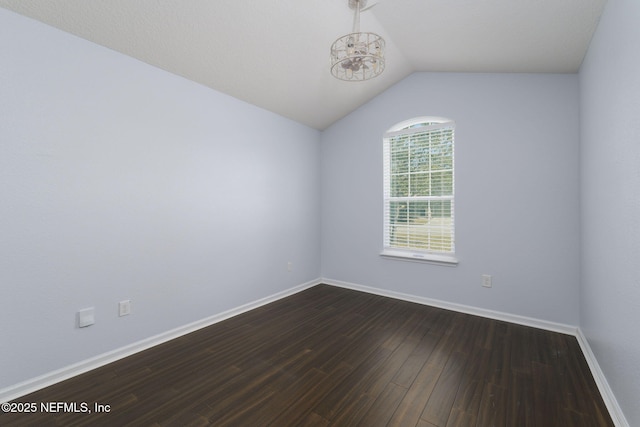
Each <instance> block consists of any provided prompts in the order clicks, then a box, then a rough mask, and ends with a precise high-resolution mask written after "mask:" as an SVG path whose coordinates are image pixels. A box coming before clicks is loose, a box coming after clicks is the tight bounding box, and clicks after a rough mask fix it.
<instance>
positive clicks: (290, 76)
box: [0, 0, 606, 130]
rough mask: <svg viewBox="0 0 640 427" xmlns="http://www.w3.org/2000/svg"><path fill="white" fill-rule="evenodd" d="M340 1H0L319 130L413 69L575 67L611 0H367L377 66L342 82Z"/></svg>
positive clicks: (365, 24)
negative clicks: (337, 65)
mask: <svg viewBox="0 0 640 427" xmlns="http://www.w3.org/2000/svg"><path fill="white" fill-rule="evenodd" d="M347 3H348V1H347V0H304V1H300V0H189V1H184V0H102V1H99V0H0V7H4V8H6V9H10V10H13V11H15V12H18V13H20V14H23V15H26V16H29V17H32V18H34V19H37V20H39V21H42V22H44V23H46V24H49V25H52V26H54V27H57V28H59V29H61V30H64V31H67V32H69V33H72V34H75V35H77V36H79V37H82V38H84V39H87V40H90V41H92V42H95V43H97V44H100V45H103V46H106V47H108V48H111V49H113V50H116V51H118V52H121V53H124V54H126V55H129V56H132V57H134V58H137V59H139V60H141V61H144V62H146V63H148V64H151V65H153V66H156V67H158V68H161V69H164V70H166V71H169V72H171V73H174V74H177V75H180V76H183V77H185V78H187V79H190V80H193V81H195V82H198V83H201V84H203V85H205V86H209V87H211V88H213V89H215V90H218V91H221V92H225V93H227V94H229V95H232V96H234V97H236V98H239V99H242V100H245V101H247V102H249V103H252V104H254V105H257V106H259V107H262V108H265V109H267V110H270V111H273V112H275V113H278V114H281V115H283V116H285V117H289V118H291V119H293V120H296V121H298V122H300V123H303V124H306V125H308V126H311V127H313V128H316V129H320V130H322V129H325V128H326V127H328V126H329V125H331V124H332V123H333V122H335V121H336V120H338V119H340V118H342V117H344V116H345V115H347V114H348V113H350V112H351V111H353V110H355V109H356V108H358V107H359V106H360V105H362V104H364V103H366V102H367V101H369V100H370V99H372V98H373V97H375V96H376V95H378V94H379V93H380V92H382V91H384V90H385V89H386V88H388V87H389V86H391V85H393V84H395V83H396V82H398V81H399V80H401V79H403V78H404V77H406V76H407V75H409V74H411V73H413V72H415V71H446V72H518V73H520V72H523V73H524V72H526V73H575V72H577V71H578V70H579V68H580V65H581V63H582V59H583V58H584V55H585V53H586V50H587V48H588V45H589V42H590V40H591V36H592V34H593V31H594V30H595V27H596V25H597V22H598V19H599V17H600V15H601V13H602V9H603V7H604V4H605V3H606V0H369V3H368V6H372V5H374V7H372V8H370V9H369V10H367V11H365V12H363V13H362V16H361V29H362V31H370V32H375V33H378V34H380V35H382V36H383V37H384V38H385V39H386V41H387V54H386V58H387V66H386V69H385V71H384V73H383V74H382V75H381V76H379V77H377V78H375V79H373V80H370V81H366V82H343V81H340V80H336V79H335V78H333V77H332V76H331V74H330V72H329V67H328V63H329V59H328V56H329V47H330V45H331V43H332V42H333V41H334V40H335V39H336V38H337V37H339V36H341V35H344V34H346V33H349V32H351V27H352V23H353V12H352V10H351V9H349V8H348V6H347Z"/></svg>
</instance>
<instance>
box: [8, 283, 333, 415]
mask: <svg viewBox="0 0 640 427" xmlns="http://www.w3.org/2000/svg"><path fill="white" fill-rule="evenodd" d="M320 283H321V281H320V280H319V279H316V280H312V281H310V282H307V283H303V284H301V285H298V286H295V287H293V288H290V289H287V290H284V291H282V292H278V293H276V294H273V295H269V296H267V297H265V298H261V299H259V300H256V301H253V302H250V303H247V304H244V305H241V306H240V307H236V308H233V309H231V310H227V311H224V312H222V313H218V314H215V315H213V316H210V317H207V318H205V319H201V320H198V321H196V322H193V323H189V324H187V325H184V326H180V327H178V328H175V329H172V330H170V331H166V332H163V333H161V334H158V335H155V336H152V337H150V338H146V339H144V340H142V341H138V342H135V343H133V344H130V345H127V346H125V347H121V348H118V349H116V350H113V351H109V352H107V353H103V354H100V355H98V356H95V357H92V358H90V359H86V360H83V361H81V362H78V363H74V364H73V365H69V366H65V367H64V368H61V369H57V370H55V371H52V372H48V373H46V374H44V375H40V376H38V377H35V378H32V379H29V380H27V381H24V382H21V383H18V384H14V385H12V386H9V387H6V388H4V389H0V402H2V403H4V402H9V401H11V400H14V399H17V398H19V397H21V396H24V395H26V394H29V393H33V392H34V391H37V390H40V389H43V388H45V387H48V386H50V385H53V384H55V383H58V382H60V381H64V380H66V379H69V378H72V377H75V376H76V375H80V374H82V373H85V372H88V371H90V370H92V369H96V368H99V367H101V366H104V365H106V364H109V363H111V362H115V361H116V360H120V359H123V358H125V357H127V356H131V355H132V354H135V353H138V352H140V351H143V350H146V349H148V348H151V347H154V346H156V345H158V344H162V343H164V342H167V341H170V340H172V339H175V338H178V337H180V336H182V335H186V334H188V333H191V332H194V331H197V330H198V329H202V328H205V327H207V326H210V325H213V324H215V323H218V322H221V321H223V320H225V319H228V318H230V317H233V316H237V315H238V314H242V313H244V312H247V311H249V310H253V309H254V308H258V307H261V306H263V305H265V304H269V303H271V302H274V301H277V300H279V299H282V298H285V297H287V296H290V295H293V294H296V293H298V292H301V291H303V290H305V289H308V288H310V287H312V286H315V285H318V284H320Z"/></svg>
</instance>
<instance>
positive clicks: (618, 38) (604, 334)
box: [580, 0, 640, 426]
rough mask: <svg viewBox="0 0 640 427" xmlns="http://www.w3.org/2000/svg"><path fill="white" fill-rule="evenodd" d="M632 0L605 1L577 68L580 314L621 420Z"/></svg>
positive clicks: (632, 189) (634, 274) (632, 295)
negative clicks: (579, 180)
mask: <svg viewBox="0 0 640 427" xmlns="http://www.w3.org/2000/svg"><path fill="white" fill-rule="evenodd" d="M639 21H640V2H638V1H636V0H616V1H610V2H609V3H608V4H607V6H606V8H605V11H604V14H603V16H602V18H601V20H600V24H599V26H598V29H597V31H596V33H595V35H594V38H593V40H592V42H591V46H590V48H589V52H588V54H587V57H586V58H585V61H584V63H583V65H582V68H581V70H580V93H581V110H580V111H581V117H580V123H581V126H580V130H581V147H580V153H581V183H582V187H581V190H582V191H581V207H582V221H581V224H582V259H581V261H582V262H581V270H582V275H581V282H582V286H581V293H580V317H581V327H582V330H583V332H584V333H585V335H586V337H587V339H588V340H589V345H590V346H591V348H592V350H593V352H594V354H595V355H596V357H597V359H598V363H599V364H600V367H601V368H602V370H603V372H604V373H605V375H606V377H607V381H608V383H609V385H610V386H611V388H612V390H613V392H614V394H615V395H616V399H617V400H618V403H619V404H620V406H621V408H622V410H623V412H624V413H625V417H626V418H627V421H628V422H629V425H632V426H637V425H640V407H639V406H638V396H640V363H639V362H640V339H639V335H638V324H640V56H639V55H638V49H637V47H638V45H640V27H639V26H638V22H639Z"/></svg>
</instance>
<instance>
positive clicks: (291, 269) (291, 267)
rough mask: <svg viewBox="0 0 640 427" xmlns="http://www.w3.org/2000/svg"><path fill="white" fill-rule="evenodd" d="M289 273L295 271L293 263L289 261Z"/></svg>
mask: <svg viewBox="0 0 640 427" xmlns="http://www.w3.org/2000/svg"><path fill="white" fill-rule="evenodd" d="M287 271H288V272H292V271H293V262H291V261H289V262H288V263H287Z"/></svg>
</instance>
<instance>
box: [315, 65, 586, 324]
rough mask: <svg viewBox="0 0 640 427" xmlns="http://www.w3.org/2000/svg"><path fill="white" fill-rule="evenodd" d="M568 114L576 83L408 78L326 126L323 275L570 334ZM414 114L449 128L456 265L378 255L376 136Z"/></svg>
mask: <svg viewBox="0 0 640 427" xmlns="http://www.w3.org/2000/svg"><path fill="white" fill-rule="evenodd" d="M578 108H579V96H578V77H577V75H528V74H448V73H442V74H438V73H416V74H413V75H411V76H409V77H407V78H406V79H405V80H403V81H402V82H400V83H399V84H397V85H395V86H393V87H392V88H390V89H389V90H387V91H386V92H385V93H383V94H382V95H380V96H378V97H377V98H375V99H374V100H372V101H371V102H369V103H368V104H366V105H364V106H363V107H361V108H359V109H358V110H356V111H355V112H353V113H352V114H351V115H349V116H347V117H346V118H344V119H343V120H341V121H339V122H337V123H336V124H334V125H333V126H331V127H330V128H329V129H327V130H325V131H324V132H323V134H322V144H321V159H322V163H321V182H322V184H321V187H322V196H321V204H322V274H323V276H324V277H327V278H330V279H335V280H341V281H346V282H351V283H355V284H359V285H365V286H371V287H377V288H383V289H387V290H392V291H396V292H403V293H407V294H412V295H416V296H421V297H428V298H434V299H439V300H444V301H447V302H453V303H458V304H465V305H469V306H474V307H479V308H483V309H488V310H496V311H500V312H506V313H512V314H518V315H522V316H528V317H534V318H538V319H543V320H548V321H553V322H560V323H566V324H570V325H577V324H578V321H579V319H578V316H579V308H578V298H577V296H578V283H579V224H578V218H579V197H578V194H579V167H578V143H579V141H578V140H579V133H578V130H579V123H578ZM424 115H433V116H444V117H447V118H450V119H453V120H455V121H456V124H457V127H456V152H455V156H456V157H455V163H456V177H455V179H456V244H457V247H456V248H457V255H458V258H459V260H460V263H459V265H458V266H457V267H446V266H439V265H431V264H423V263H416V262H407V261H398V260H389V259H384V258H381V257H380V256H379V253H380V251H381V249H382V135H383V133H384V132H385V131H386V130H387V129H388V128H390V127H391V126H393V125H394V124H396V123H398V122H400V121H403V120H406V119H410V118H413V117H417V116H424ZM483 273H486V274H491V275H493V279H494V280H493V288H491V289H486V288H482V287H481V275H482V274H483Z"/></svg>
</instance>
